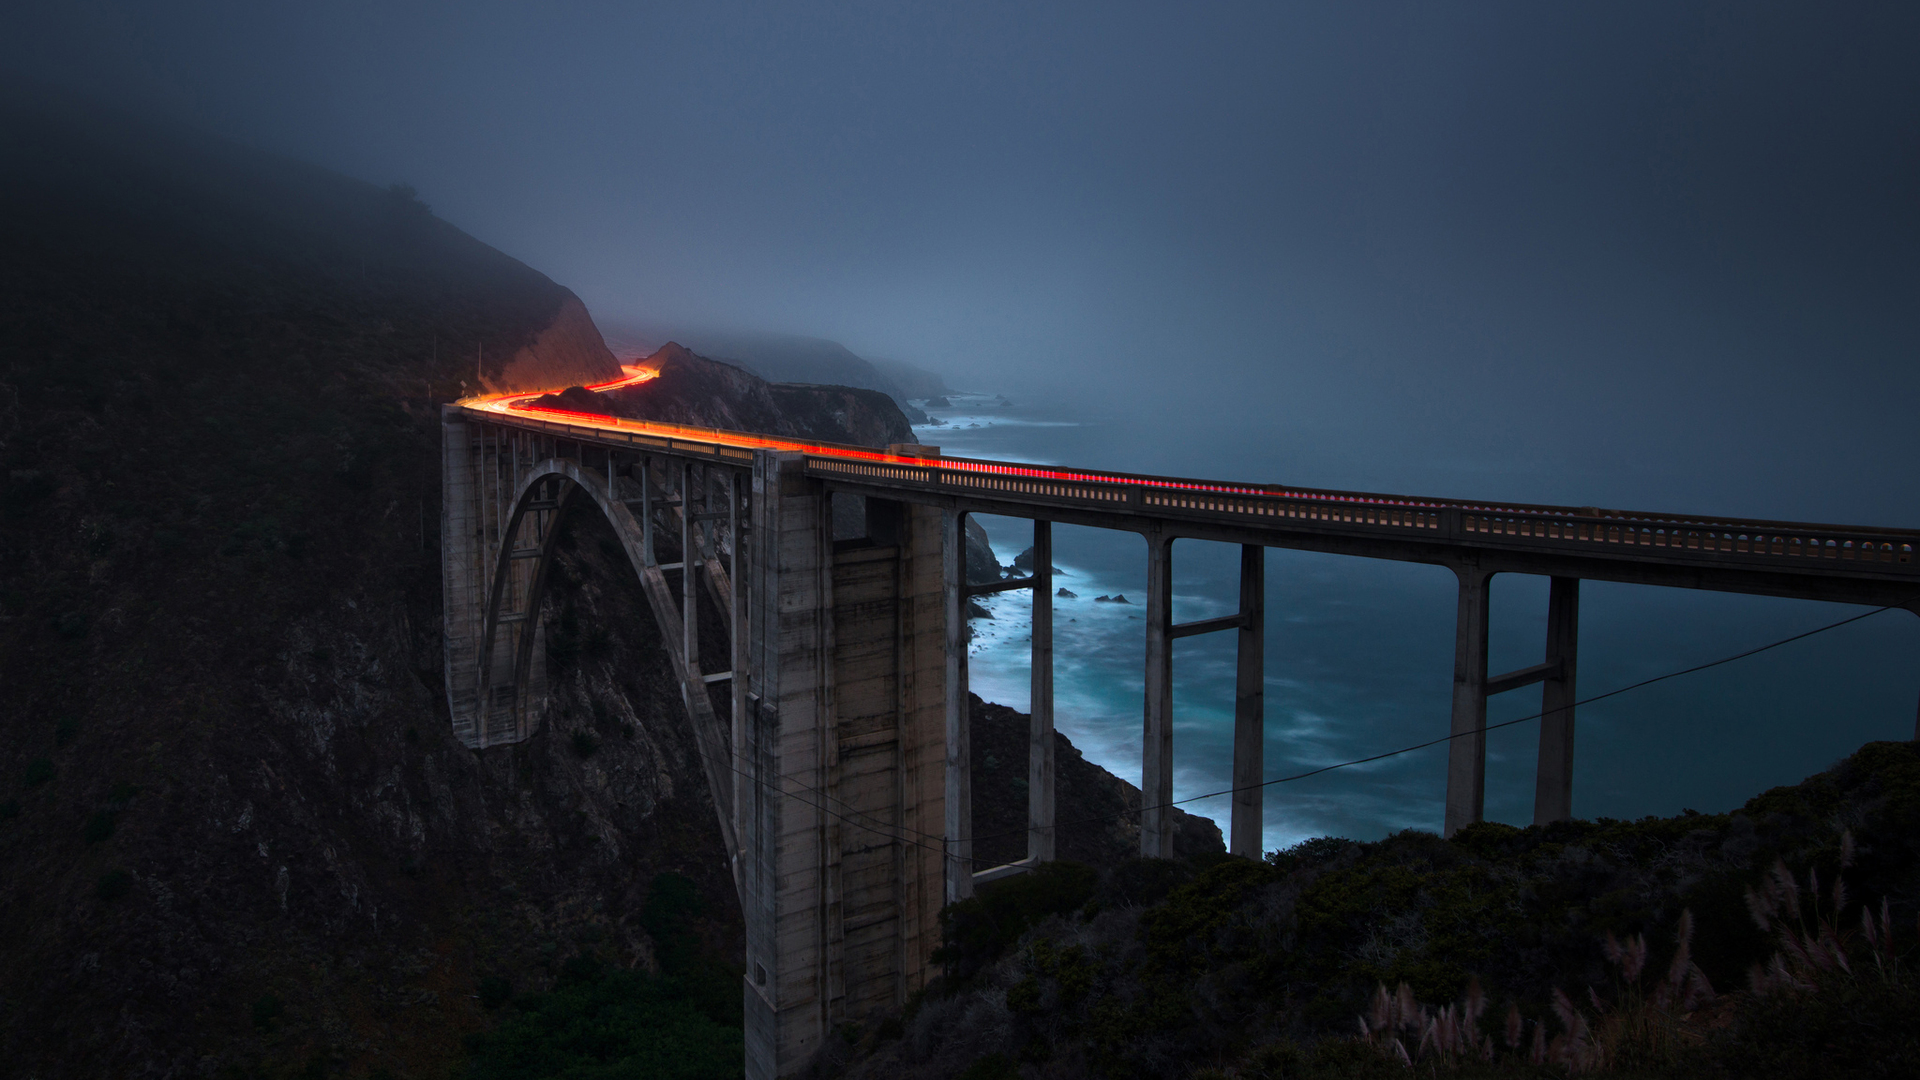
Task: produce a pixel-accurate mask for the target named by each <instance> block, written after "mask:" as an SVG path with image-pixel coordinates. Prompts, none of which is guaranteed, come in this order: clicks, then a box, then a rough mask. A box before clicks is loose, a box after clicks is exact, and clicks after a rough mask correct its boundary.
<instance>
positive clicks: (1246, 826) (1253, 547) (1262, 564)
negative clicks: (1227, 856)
mask: <svg viewBox="0 0 1920 1080" xmlns="http://www.w3.org/2000/svg"><path fill="white" fill-rule="evenodd" d="M1266 600H1267V549H1266V548H1264V547H1261V546H1260V545H1258V544H1243V545H1241V547H1240V617H1241V618H1242V619H1243V620H1244V621H1243V622H1242V623H1241V624H1240V633H1239V638H1240V655H1239V665H1238V673H1237V677H1236V679H1235V685H1234V693H1233V821H1232V825H1231V827H1230V830H1229V831H1230V840H1229V842H1228V845H1227V850H1228V851H1229V852H1230V853H1231V854H1234V855H1239V856H1241V857H1243V858H1248V859H1258V858H1260V856H1261V854H1262V852H1261V850H1260V848H1261V844H1262V842H1263V841H1264V839H1265V820H1264V813H1265V800H1264V796H1265V794H1266V788H1264V787H1262V786H1261V784H1262V782H1264V781H1265V780H1266V761H1265V756H1266V736H1267V733H1266V670H1265V665H1266Z"/></svg>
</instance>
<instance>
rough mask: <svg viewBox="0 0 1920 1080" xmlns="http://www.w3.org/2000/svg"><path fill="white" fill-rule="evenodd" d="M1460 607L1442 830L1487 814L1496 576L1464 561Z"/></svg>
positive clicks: (1451, 830)
mask: <svg viewBox="0 0 1920 1080" xmlns="http://www.w3.org/2000/svg"><path fill="white" fill-rule="evenodd" d="M1454 573H1455V574H1456V575H1458V577H1459V579H1460V601H1459V611H1458V614H1457V617H1456V619H1455V623H1454V631H1453V724H1452V734H1453V739H1452V741H1450V742H1448V743H1447V811H1446V821H1445V825H1444V828H1443V832H1442V835H1444V836H1452V835H1453V834H1454V833H1456V832H1459V831H1460V830H1461V829H1463V828H1465V827H1466V826H1468V825H1471V824H1473V823H1474V822H1476V821H1479V820H1480V819H1481V816H1482V815H1483V814H1484V812H1485V809H1486V793H1487V616H1488V613H1489V605H1488V589H1487V584H1488V582H1489V581H1490V580H1491V579H1492V577H1493V575H1492V574H1490V573H1488V572H1487V571H1485V570H1482V569H1480V567H1479V566H1477V565H1465V564H1463V565H1458V566H1455V567H1454Z"/></svg>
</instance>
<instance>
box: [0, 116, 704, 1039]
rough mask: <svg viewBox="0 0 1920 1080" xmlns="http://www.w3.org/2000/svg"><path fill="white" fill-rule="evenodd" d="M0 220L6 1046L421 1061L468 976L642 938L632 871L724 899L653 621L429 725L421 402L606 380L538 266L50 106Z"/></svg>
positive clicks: (548, 967) (427, 428) (430, 620)
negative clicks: (524, 720) (541, 681)
mask: <svg viewBox="0 0 1920 1080" xmlns="http://www.w3.org/2000/svg"><path fill="white" fill-rule="evenodd" d="M0 207H3V208H4V212H3V213H0V458H3V459H4V467H5V473H4V476H5V484H4V489H3V490H0V685H4V686H5V687H6V693H5V694H4V696H0V999H3V1000H4V1003H3V1004H0V1055H4V1058H5V1060H6V1061H7V1062H8V1066H7V1068H8V1071H14V1072H18V1073H20V1074H23V1075H36V1076H42V1077H57V1076H104V1075H154V1076H161V1075H199V1074H203V1073H217V1072H220V1071H221V1070H228V1071H230V1072H232V1073H233V1074H234V1075H241V1074H246V1073H251V1072H256V1071H270V1072H274V1073H276V1074H278V1073H280V1072H283V1071H286V1070H292V1069H297V1068H301V1067H306V1066H308V1065H312V1066H314V1067H315V1068H319V1069H326V1068H332V1067H350V1068H351V1069H352V1070H353V1071H355V1072H356V1073H363V1072H365V1071H366V1070H368V1069H371V1068H385V1069H388V1070H390V1071H392V1072H393V1073H394V1074H395V1075H416V1076H418V1075H443V1074H444V1072H445V1070H446V1068H447V1067H448V1065H449V1064H450V1063H451V1062H453V1061H455V1060H457V1059H458V1058H459V1056H460V1055H461V1047H460V1039H461V1036H462V1034H463V1033H465V1032H467V1031H472V1030H476V1029H478V1028H480V1027H482V1026H484V1025H485V1024H486V1023H487V1017H486V1015H485V1014H484V1011H483V1009H482V1007H481V1005H480V1004H479V1002H478V1001H477V1000H476V999H475V997H474V993H475V987H476V986H477V985H478V981H479V979H480V978H481V977H482V976H488V975H498V976H500V977H503V978H505V979H508V980H509V981H511V982H513V983H515V984H517V985H519V986H522V987H535V988H537V986H538V985H540V983H541V980H545V979H550V978H551V977H552V974H553V972H554V971H555V970H556V968H557V966H558V965H559V964H560V963H561V962H562V961H564V960H565V959H566V958H567V957H568V956H570V955H572V954H573V953H575V952H576V951H578V950H580V949H581V948H582V947H584V946H585V945H586V944H587V943H589V942H591V943H594V947H596V948H599V949H601V950H602V951H603V952H604V954H605V955H606V956H607V957H608V958H609V959H612V960H617V961H618V962H620V963H623V964H625V963H642V964H644V963H646V962H647V959H648V953H649V948H650V947H649V945H648V943H647V942H648V939H647V936H646V935H645V934H643V933H639V932H637V931H636V929H635V927H634V925H633V912H634V911H636V910H637V900H638V898H639V897H640V895H641V894H643V893H644V891H645V889H646V886H647V883H648V882H649V881H650V880H651V878H650V876H648V872H649V871H651V870H656V869H674V868H680V869H683V870H684V872H685V873H686V874H687V876H689V877H691V878H693V879H695V880H696V881H699V882H702V883H703V884H704V885H705V886H706V887H707V889H708V891H709V893H710V899H711V903H710V904H709V907H710V909H711V910H714V911H716V912H719V913H721V914H720V916H719V917H720V918H721V920H722V921H723V922H724V921H725V919H726V916H725V914H724V913H725V910H726V906H727V905H729V904H731V903H732V902H733V901H732V896H731V887H730V884H729V883H728V882H727V881H726V874H725V871H724V868H721V867H719V866H718V863H719V855H718V852H719V841H718V837H717V832H716V830H715V829H714V826H713V824H712V820H713V819H712V813H711V808H710V806H709V805H708V804H707V803H706V793H705V792H704V791H703V790H700V789H698V787H697V786H695V787H689V785H688V784H687V782H686V781H685V779H684V778H685V777H687V776H697V775H698V769H697V768H690V767H689V766H688V762H689V761H690V760H691V758H690V757H689V754H690V753H691V751H692V747H691V745H690V742H689V740H688V739H687V738H686V737H685V734H684V732H683V731H682V730H681V728H682V726H683V725H681V724H680V723H679V720H678V711H679V705H678V702H677V695H676V694H675V693H674V692H673V691H672V690H671V688H670V687H669V686H668V685H667V683H666V681H665V680H666V678H667V674H666V670H665V668H664V667H663V666H662V661H661V660H660V653H659V651H658V649H657V648H655V647H654V644H653V643H651V642H650V641H649V640H648V639H647V636H646V635H647V634H648V633H650V632H651V631H650V627H651V623H650V620H645V619H623V620H620V621H619V623H618V626H617V628H615V629H613V630H610V631H607V633H606V639H605V640H604V641H596V642H595V644H594V648H593V649H592V651H591V652H590V653H589V654H588V655H586V656H585V657H583V658H582V659H581V660H580V661H579V662H578V663H576V664H575V665H574V666H573V667H572V669H571V672H572V673H571V674H570V675H569V676H568V678H567V679H565V680H562V687H561V690H560V692H559V693H558V695H557V697H558V704H557V709H558V715H559V717H560V718H561V719H560V722H559V723H558V725H557V727H558V728H559V731H558V733H557V734H556V733H555V731H554V728H555V726H556V725H547V726H545V727H543V729H542V732H541V734H540V735H538V736H536V738H535V739H534V740H532V741H531V742H529V743H527V744H524V745H522V746H517V747H510V748H502V749H500V750H499V751H489V752H487V753H484V754H474V753H471V752H469V751H467V750H465V749H464V748H462V747H460V746H459V745H458V744H457V743H455V742H454V741H453V740H452V739H451V738H450V736H449V734H448V723H447V720H446V717H445V715H444V706H443V704H442V703H443V701H444V692H443V690H442V687H441V686H440V682H439V680H440V675H439V669H440V662H439V654H440V642H439V637H438V631H437V623H438V612H439V606H440V605H439V600H438V587H439V586H438V582H439V573H438V538H437V536H436V535H435V530H436V523H437V522H438V520H439V512H438V506H437V499H438V492H439V483H440V482H439V475H438V450H439V446H438V441H439V436H438V417H437V404H438V403H439V402H442V401H446V400H451V399H453V398H455V397H458V396H460V394H462V393H463V392H465V391H470V390H472V389H475V388H476V385H475V384H476V383H480V384H490V385H495V386H503V385H507V386H510V385H516V384H519V382H520V380H522V379H525V378H539V379H546V378H549V377H554V376H556V375H560V374H564V375H565V379H564V380H563V381H591V380H595V379H598V378H602V377H604V376H605V375H607V374H608V372H607V370H606V369H607V367H608V365H609V364H610V363H611V358H610V355H609V354H607V352H606V350H605V348H604V346H603V345H601V344H600V343H599V341H598V336H597V334H596V333H594V332H593V329H592V324H591V321H590V319H588V318H587V317H586V314H585V311H584V309H581V308H580V307H579V306H578V301H577V300H575V299H574V298H573V296H572V294H571V293H569V292H568V291H567V290H566V289H564V288H562V287H560V286H559V285H556V284H554V283H553V282H552V281H550V280H548V279H547V278H545V277H544V276H542V275H541V274H539V273H537V272H535V271H533V270H531V269H529V268H528V267H526V266H524V265H522V264H520V263H519V262H517V261H515V260H513V259H511V258H508V257H506V256H504V255H501V254H500V253H499V252H496V251H494V250H492V249H490V248H488V247H486V246H485V245H483V244H481V243H479V242H478V241H476V240H474V239H472V238H471V237H468V236H466V235H465V234H463V233H461V232H460V231H459V230H457V229H455V228H453V227H452V226H450V225H448V224H446V223H445V222H442V221H439V220H437V219H435V218H433V217H432V216H431V215H430V214H429V213H428V212H427V210H426V208H425V207H424V206H423V205H422V204H421V203H420V202H419V201H418V200H417V199H415V198H414V197H413V196H412V194H411V193H410V192H407V191H405V190H404V189H402V190H382V189H380V188H376V187H373V186H370V185H367V184H363V183H360V182H357V181H352V180H348V179H346V178H343V177H339V176H336V175H333V174H330V173H327V172H325V171H324V170H321V169H318V168H315V167H313V166H309V165H305V164H302V163H298V162H291V161H285V160H281V159H277V158H274V157H271V156H270V155H265V154H260V153H257V152H254V151H250V150H246V149H244V148H241V147H236V146H232V145H229V144H225V143H222V142H220V141H218V140H214V139H210V138H207V137H205V136H202V135H199V134H197V133H194V132H190V131H183V130H178V129H173V128H169V127H167V126H165V125H161V124H154V123H148V122H143V121H136V120H131V119H128V118H126V117H122V116H116V115H110V114H104V113H99V112H90V111H88V110H86V109H83V108H78V107H71V106H64V107H42V106H39V105H28V104H24V103H23V102H22V101H21V100H19V99H17V98H10V99H7V100H6V101H5V102H4V104H0ZM589 550H590V549H589ZM617 583H618V579H616V580H615V583H613V584H608V585H606V586H605V587H604V588H605V589H607V590H614V589H616V588H617ZM616 599H617V597H615V598H611V599H609V598H606V597H604V596H603V597H601V598H600V599H593V598H586V599H582V600H579V601H578V602H577V603H578V604H580V605H582V606H583V607H586V606H591V605H594V604H600V603H603V602H604V603H613V602H615V600H616ZM619 602H621V603H627V604H629V605H630V606H631V607H632V608H633V609H635V610H644V608H643V606H642V605H641V604H640V603H639V602H638V598H637V597H631V596H629V597H627V598H626V599H625V600H622V601H619ZM585 651H586V650H583V652H585ZM581 717H591V723H592V724H594V725H596V726H597V727H596V730H604V731H607V732H609V733H612V734H611V737H608V738H606V739H605V740H604V742H603V743H601V744H600V745H599V747H598V748H597V750H595V751H594V752H592V753H591V754H583V753H582V752H581V748H582V747H584V746H585V745H586V744H585V742H584V741H583V742H578V743H576V742H575V740H574V739H573V737H572V732H573V730H574V729H576V728H577V726H578V725H579V724H580V723H585V722H586V721H583V720H580V719H579V718H581ZM735 921H737V916H736V917H735Z"/></svg>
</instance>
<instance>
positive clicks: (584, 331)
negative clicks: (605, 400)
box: [488, 292, 620, 391]
mask: <svg viewBox="0 0 1920 1080" xmlns="http://www.w3.org/2000/svg"><path fill="white" fill-rule="evenodd" d="M619 377H620V362H619V361H617V360H615V359H614V358H613V353H612V351H611V350H609V349H608V348H607V343H606V342H605V341H604V340H602V339H601V337H600V330H599V328H598V327H596V326H594V325H593V316H592V315H589V314H588V313H587V306H586V305H585V304H582V303H581V302H580V298H579V297H577V296H575V295H573V293H572V292H568V293H567V294H566V296H565V297H564V298H562V299H561V301H560V307H559V310H558V311H556V312H555V313H554V316H553V321H551V322H549V323H548V324H547V325H546V326H545V327H544V328H542V329H541V331H540V332H539V333H538V334H537V335H535V337H534V339H533V340H532V341H530V342H528V343H527V344H525V345H523V346H521V347H520V348H519V349H518V350H517V351H515V352H514V354H513V355H512V356H511V357H510V358H509V359H508V360H507V362H506V363H505V364H504V365H502V366H501V368H500V371H499V374H497V375H495V376H492V377H491V378H489V379H488V382H489V383H491V384H492V387H493V389H495V390H498V391H520V390H544V389H546V388H548V387H553V386H567V385H570V384H581V383H584V384H587V385H592V384H595V383H604V382H612V381H613V380H615V379H618V378H619Z"/></svg>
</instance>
